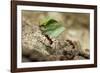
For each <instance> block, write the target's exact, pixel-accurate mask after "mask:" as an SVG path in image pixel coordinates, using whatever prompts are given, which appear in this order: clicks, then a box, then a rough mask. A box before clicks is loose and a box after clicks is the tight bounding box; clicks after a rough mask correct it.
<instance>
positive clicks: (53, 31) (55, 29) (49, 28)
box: [41, 18, 65, 37]
mask: <svg viewBox="0 0 100 73" xmlns="http://www.w3.org/2000/svg"><path fill="white" fill-rule="evenodd" d="M41 30H42V32H43V34H46V35H48V36H50V37H57V36H59V35H60V34H61V33H62V32H63V31H64V30H65V28H64V27H63V26H62V25H61V24H60V23H59V22H58V21H56V20H54V19H50V18H49V19H45V20H44V21H43V23H41Z"/></svg>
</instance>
